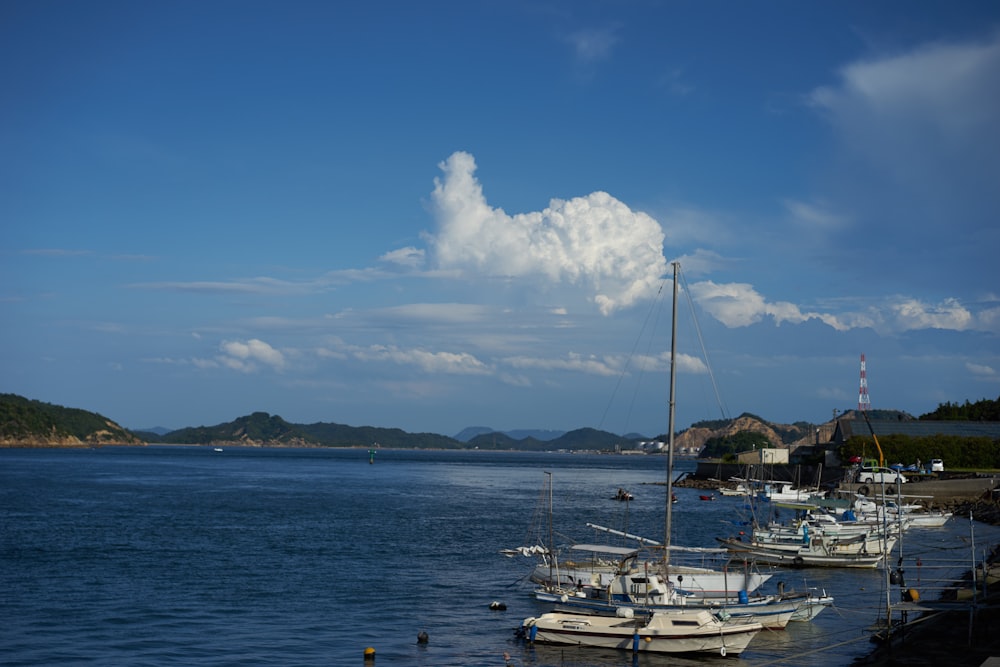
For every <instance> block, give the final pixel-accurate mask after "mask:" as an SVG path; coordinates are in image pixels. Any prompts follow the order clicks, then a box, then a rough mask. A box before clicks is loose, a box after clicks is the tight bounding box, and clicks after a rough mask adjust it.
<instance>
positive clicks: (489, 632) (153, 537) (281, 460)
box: [0, 446, 1000, 667]
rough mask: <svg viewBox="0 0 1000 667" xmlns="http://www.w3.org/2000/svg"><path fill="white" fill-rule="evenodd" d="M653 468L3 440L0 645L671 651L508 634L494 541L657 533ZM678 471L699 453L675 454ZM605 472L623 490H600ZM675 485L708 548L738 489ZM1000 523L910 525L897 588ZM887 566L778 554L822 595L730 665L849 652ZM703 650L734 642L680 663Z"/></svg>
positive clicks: (874, 611) (257, 657) (227, 659)
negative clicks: (823, 600) (813, 612)
mask: <svg viewBox="0 0 1000 667" xmlns="http://www.w3.org/2000/svg"><path fill="white" fill-rule="evenodd" d="M665 468H666V459H665V457H662V456H612V455H597V454H568V453H561V454H555V453H547V454H539V453H514V452H484V451H462V452H453V451H433V452H427V451H410V450H386V449H380V450H378V451H377V452H376V454H375V456H374V461H372V460H371V459H370V457H369V453H368V450H367V449H260V448H234V447H226V448H224V451H215V450H214V449H213V448H209V447H167V446H149V447H123V448H117V447H106V448H99V449H74V450H59V449H5V450H0V628H2V629H0V637H2V641H0V653H2V658H0V662H2V664H4V665H9V666H13V665H32V666H36V665H46V666H55V665H156V666H160V665H187V666H190V665H220V666H221V665H248V666H253V665H259V666H269V665H302V666H308V665H382V666H385V665H407V666H409V665H416V666H427V667H430V666H449V665H456V666H457V665H484V666H486V665H497V666H503V665H506V664H511V665H516V666H521V665H525V666H535V667H543V666H548V665H561V666H582V665H594V666H610V665H650V666H652V665H664V666H665V665H668V664H670V665H675V664H685V663H686V662H687V661H683V660H678V659H677V658H675V657H670V656H656V655H640V656H636V657H633V656H631V655H630V654H628V653H626V652H618V651H605V650H600V649H582V648H562V647H550V646H541V645H539V646H527V645H526V644H524V643H523V642H521V641H520V640H518V639H516V638H515V635H514V630H515V628H516V627H517V626H518V625H519V624H520V622H521V621H522V619H524V618H525V617H528V616H537V615H539V614H541V613H544V612H545V611H546V610H547V606H546V605H543V604H541V603H539V602H536V601H535V600H534V599H532V597H531V596H530V591H531V585H530V584H529V583H528V582H527V579H526V577H527V575H528V573H529V572H530V571H531V569H532V566H533V561H531V560H529V559H527V558H522V557H516V558H510V557H505V556H504V555H502V554H501V551H502V550H504V549H510V548H513V547H518V546H528V544H526V543H527V542H531V541H533V540H534V541H536V542H537V536H536V535H534V534H533V533H532V532H531V530H532V526H533V524H535V523H537V521H538V520H539V518H540V517H542V518H543V520H544V521H545V522H548V521H549V520H550V519H551V524H550V525H551V529H552V530H551V534H552V536H553V540H554V541H555V542H556V543H569V542H571V541H598V540H600V541H604V540H606V539H607V536H606V535H604V534H600V535H598V534H595V533H594V532H593V531H592V530H591V529H588V528H587V527H586V524H587V523H588V522H590V523H596V524H600V525H603V526H607V527H611V528H615V529H618V530H624V531H626V532H630V533H633V534H639V535H644V536H646V537H649V538H653V539H662V536H663V533H664V530H665V520H664V516H665V512H664V509H665V502H664V501H665V497H666V496H665V486H664V485H663V483H664V481H665V478H666V469H665ZM683 470H693V463H691V462H686V461H682V462H678V463H677V464H676V466H675V472H679V471H683ZM550 483H551V489H552V492H551V495H549V493H548V487H549V484H550ZM618 488H624V489H627V490H628V491H630V492H632V493H633V494H634V496H635V499H634V500H633V501H631V502H628V503H623V502H618V501H615V500H613V499H612V497H613V495H614V492H615V490H616V489H618ZM676 493H677V496H678V502H677V503H675V504H674V505H672V525H673V528H674V531H673V535H672V541H673V542H674V543H675V544H683V545H685V546H701V547H711V546H717V543H716V538H717V537H723V536H728V535H733V534H736V533H737V532H738V531H739V530H741V529H742V527H743V526H742V521H743V520H744V519H745V518H746V515H745V513H744V511H743V510H744V507H743V501H742V500H741V499H738V498H726V497H722V496H719V495H717V494H716V499H715V500H713V501H702V500H700V495H703V494H706V492H705V491H698V490H696V489H686V488H681V489H676ZM550 506H551V512H549V509H550ZM540 510H541V513H540ZM547 527H548V526H546V528H547ZM998 538H1000V535H998V531H997V530H996V529H995V528H993V527H991V526H986V525H983V524H978V523H974V522H970V521H969V520H968V519H961V518H953V519H952V520H951V521H950V522H949V524H948V525H947V526H945V527H944V528H938V529H919V530H918V529H911V530H910V531H907V533H905V536H904V540H903V546H902V548H903V554H904V569H905V570H906V574H905V576H906V583H907V585H908V587H910V588H916V589H918V590H923V591H924V593H923V595H924V596H925V597H935V596H936V595H935V590H936V589H937V588H938V587H939V586H942V585H943V582H945V581H946V580H947V579H948V578H949V577H953V576H957V574H958V573H960V572H961V570H962V568H963V567H964V569H969V566H970V564H971V562H972V558H973V557H974V554H976V553H978V554H979V555H980V556H981V555H982V552H983V551H984V550H986V549H987V548H988V547H989V546H990V545H992V544H993V543H994V542H996V541H997V540H998ZM974 543H975V544H974ZM897 549H898V547H897ZM897 556H898V551H897V552H896V553H894V555H893V561H892V563H893V565H895V564H896V558H897ZM917 562H919V563H920V565H919V566H918V565H917ZM886 578H887V577H886V575H885V573H884V572H883V571H881V570H871V571H868V570H864V571H855V570H823V569H798V570H779V571H778V573H777V574H776V575H775V576H774V577H773V578H772V579H771V581H770V582H769V583H768V585H767V586H765V592H774V590H775V588H776V586H777V584H778V582H781V583H782V584H783V585H784V587H785V589H786V590H790V589H796V590H805V589H814V590H815V591H816V592H826V593H829V594H831V595H833V596H834V598H835V602H834V606H833V607H832V608H830V609H827V610H825V611H824V612H823V613H822V614H820V616H819V617H818V618H816V619H815V620H814V621H812V622H809V623H794V624H790V625H789V627H788V629H787V630H784V631H778V632H764V633H762V634H761V635H759V636H758V637H757V638H756V639H755V640H754V642H753V643H752V644H751V645H750V648H749V649H748V650H747V651H746V652H745V653H744V654H743V656H742V658H740V659H737V663H736V664H738V663H745V664H750V665H753V664H794V665H849V664H850V663H851V661H852V660H853V659H854V658H855V657H858V656H861V655H864V654H866V653H868V652H869V651H870V650H871V649H872V645H871V644H870V643H869V640H868V638H869V637H870V635H871V626H872V624H873V623H875V622H877V621H878V620H879V619H880V618H881V617H883V616H884V611H880V607H881V608H882V609H884V604H885V601H886V599H887V593H886ZM893 590H894V589H893ZM889 597H890V598H891V599H892V601H893V602H895V601H896V600H897V599H898V592H895V593H890V594H889ZM494 602H497V603H501V604H500V606H502V607H505V609H493V608H491V607H493V606H497V605H493V604H492V603H494ZM421 633H426V635H427V641H426V643H421V642H418V635H420V634H421ZM369 648H370V649H373V650H374V660H368V661H366V660H365V651H366V649H369ZM505 653H506V654H508V655H509V658H505V657H504V654H505ZM705 662H709V663H715V662H719V663H722V664H734V659H733V658H732V657H729V658H725V659H723V658H717V659H711V658H709V659H707V660H706V659H698V660H692V661H690V664H704V663H705Z"/></svg>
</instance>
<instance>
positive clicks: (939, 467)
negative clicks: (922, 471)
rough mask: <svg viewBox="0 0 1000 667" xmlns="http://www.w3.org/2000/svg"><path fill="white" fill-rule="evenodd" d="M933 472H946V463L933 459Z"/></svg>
mask: <svg viewBox="0 0 1000 667" xmlns="http://www.w3.org/2000/svg"><path fill="white" fill-rule="evenodd" d="M931 472H944V461H942V460H941V459H931Z"/></svg>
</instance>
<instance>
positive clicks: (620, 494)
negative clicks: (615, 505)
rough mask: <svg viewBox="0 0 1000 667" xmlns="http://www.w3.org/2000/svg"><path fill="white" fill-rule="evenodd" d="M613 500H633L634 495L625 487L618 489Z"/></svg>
mask: <svg viewBox="0 0 1000 667" xmlns="http://www.w3.org/2000/svg"><path fill="white" fill-rule="evenodd" d="M613 498H614V500H635V496H633V495H632V494H631V493H629V492H628V491H626V490H625V489H618V490H617V491H616V492H615V495H614V496H613Z"/></svg>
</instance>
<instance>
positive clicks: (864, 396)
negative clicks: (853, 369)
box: [858, 352, 872, 412]
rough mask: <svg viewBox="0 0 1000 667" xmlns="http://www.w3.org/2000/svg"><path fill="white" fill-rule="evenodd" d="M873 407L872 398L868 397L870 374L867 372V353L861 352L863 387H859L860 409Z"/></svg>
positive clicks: (864, 410)
mask: <svg viewBox="0 0 1000 667" xmlns="http://www.w3.org/2000/svg"><path fill="white" fill-rule="evenodd" d="M871 409H872V399H871V398H869V397H868V375H867V374H866V372H865V354H864V352H862V353H861V387H860V388H859V389H858V411H860V412H868V411H869V410H871Z"/></svg>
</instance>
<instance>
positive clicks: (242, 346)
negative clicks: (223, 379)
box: [217, 338, 285, 373]
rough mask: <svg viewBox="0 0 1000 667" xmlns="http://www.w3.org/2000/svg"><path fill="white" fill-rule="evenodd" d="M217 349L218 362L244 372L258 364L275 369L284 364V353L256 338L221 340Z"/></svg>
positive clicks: (254, 368) (249, 371) (253, 368)
mask: <svg viewBox="0 0 1000 667" xmlns="http://www.w3.org/2000/svg"><path fill="white" fill-rule="evenodd" d="M219 349H220V351H221V353H222V354H220V355H219V356H218V357H217V360H218V362H219V363H220V364H222V365H223V366H226V367H228V368H232V369H234V370H238V371H242V372H244V373H252V372H254V371H256V370H257V369H258V368H259V365H260V364H263V365H265V366H270V367H271V368H273V369H275V370H281V369H282V368H284V366H285V357H284V355H283V354H282V353H281V352H280V351H279V350H276V349H274V348H273V347H271V346H270V345H268V344H267V343H265V342H264V341H262V340H259V339H257V338H251V339H250V340H247V341H239V340H227V341H223V342H222V344H221V345H220V346H219Z"/></svg>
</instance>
